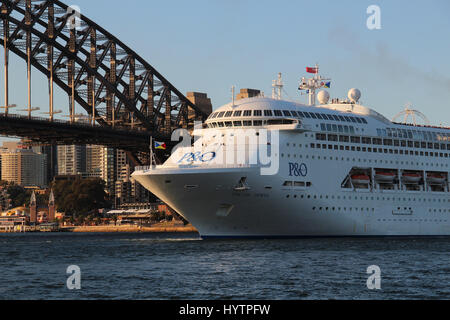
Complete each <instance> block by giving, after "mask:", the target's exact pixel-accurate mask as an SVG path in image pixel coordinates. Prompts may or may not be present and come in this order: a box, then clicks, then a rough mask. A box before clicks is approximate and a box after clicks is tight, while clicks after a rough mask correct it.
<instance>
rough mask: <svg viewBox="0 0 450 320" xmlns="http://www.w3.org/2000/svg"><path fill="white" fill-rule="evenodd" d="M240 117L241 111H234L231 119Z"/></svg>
mask: <svg viewBox="0 0 450 320" xmlns="http://www.w3.org/2000/svg"><path fill="white" fill-rule="evenodd" d="M241 115H242V111H241V110H239V111H235V112H234V113H233V117H240V116H241Z"/></svg>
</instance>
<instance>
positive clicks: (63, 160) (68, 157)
mask: <svg viewBox="0 0 450 320" xmlns="http://www.w3.org/2000/svg"><path fill="white" fill-rule="evenodd" d="M85 172H86V146H78V145H68V146H58V175H78V174H80V175H81V174H83V173H85Z"/></svg>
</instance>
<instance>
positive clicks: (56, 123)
mask: <svg viewBox="0 0 450 320" xmlns="http://www.w3.org/2000/svg"><path fill="white" fill-rule="evenodd" d="M0 134H1V135H4V136H9V137H23V138H26V139H28V140H30V141H31V143H32V144H41V145H42V144H43V145H74V144H75V145H86V144H92V145H103V146H109V147H114V148H118V149H122V150H125V151H129V152H132V153H135V152H137V153H148V152H149V147H150V137H151V133H150V132H148V131H145V130H142V129H141V130H136V129H134V130H133V129H126V128H122V127H120V128H118V127H115V128H112V127H104V126H92V125H91V124H88V123H81V122H74V123H71V122H69V121H64V120H58V119H54V120H53V121H50V120H48V119H46V118H39V117H31V118H29V117H28V116H23V115H17V114H9V115H7V116H6V115H5V114H0ZM153 138H154V139H155V140H160V141H166V140H167V137H163V136H161V135H158V134H156V136H155V133H154V136H153Z"/></svg>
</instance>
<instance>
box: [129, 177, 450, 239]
mask: <svg viewBox="0 0 450 320" xmlns="http://www.w3.org/2000/svg"><path fill="white" fill-rule="evenodd" d="M186 171H188V170H183V171H182V172H180V171H179V170H176V169H174V170H170V169H164V170H163V169H160V170H155V171H154V172H146V173H142V174H139V173H138V174H137V175H135V176H134V177H135V178H136V179H137V180H138V181H139V182H140V183H141V184H142V185H143V186H144V187H145V188H147V189H148V190H151V191H152V192H153V193H154V194H155V195H156V196H158V197H159V198H160V199H161V200H163V201H164V202H166V203H167V204H168V205H170V206H171V207H172V208H173V209H174V210H176V211H177V212H178V213H180V214H181V215H182V216H184V217H185V218H186V219H187V220H188V221H190V222H191V223H192V224H193V225H194V226H195V227H196V228H197V230H198V231H199V233H200V235H201V236H202V237H203V238H217V237H219V238H223V237H237V238H241V237H258V238H259V237H328V236H331V237H333V236H336V237H337V236H439V235H450V223H449V221H448V215H447V214H443V213H442V211H443V210H441V209H438V210H436V212H434V210H432V211H433V212H431V213H430V212H429V211H430V206H429V205H428V203H427V201H426V200H424V202H423V205H420V204H418V203H416V204H415V205H414V206H413V205H412V204H411V201H412V199H413V198H417V197H420V195H421V194H420V192H395V191H386V192H384V193H381V194H378V195H377V197H375V198H374V199H373V200H372V196H371V193H369V192H361V191H358V192H352V191H337V192H330V193H328V194H329V195H328V196H325V195H322V196H319V195H318V194H324V193H325V192H317V191H318V190H315V191H316V192H314V191H312V192H311V191H310V192H306V191H301V190H297V191H295V190H293V189H289V188H285V189H284V190H283V189H279V190H274V189H275V188H272V189H265V186H269V185H270V184H271V183H268V181H267V177H264V176H261V175H260V174H259V170H257V169H217V170H212V169H208V170H205V172H204V173H202V172H201V170H195V171H194V172H192V173H189V172H186ZM242 176H246V177H248V181H249V183H250V190H246V191H235V190H234V188H233V186H234V185H235V183H236V181H238V180H239V179H240V178H241V177H242ZM275 179H276V178H275ZM167 180H170V181H171V182H170V183H166V181H167ZM218 181H220V183H218ZM276 181H277V183H276V185H280V183H279V181H281V179H276ZM193 185H196V186H197V185H198V187H195V188H193ZM186 186H190V188H186ZM258 186H259V187H258ZM308 195H309V196H310V198H309V199H308ZM314 195H317V196H316V198H315V199H314ZM288 196H289V198H287V197H288ZM405 196H406V197H408V198H405V199H406V200H405V201H403V200H401V201H395V202H394V201H387V200H386V199H388V198H389V199H392V198H396V199H403V198H404V197H405ZM442 196H443V195H435V199H436V200H437V198H439V197H442ZM444 196H447V195H444ZM320 197H322V199H320ZM326 197H327V198H328V199H326ZM344 197H345V199H344ZM447 197H448V196H447ZM338 198H339V199H338ZM377 199H378V200H377ZM382 199H384V200H382ZM313 208H314V209H313ZM344 208H346V209H345V211H344ZM442 208H444V205H442ZM228 209H229V210H230V212H229V213H228V214H227V210H228Z"/></svg>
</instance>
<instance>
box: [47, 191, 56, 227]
mask: <svg viewBox="0 0 450 320" xmlns="http://www.w3.org/2000/svg"><path fill="white" fill-rule="evenodd" d="M55 214H56V205H55V196H54V194H53V189H52V190H51V191H50V196H49V199H48V222H54V221H55Z"/></svg>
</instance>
